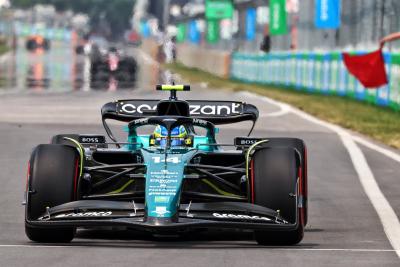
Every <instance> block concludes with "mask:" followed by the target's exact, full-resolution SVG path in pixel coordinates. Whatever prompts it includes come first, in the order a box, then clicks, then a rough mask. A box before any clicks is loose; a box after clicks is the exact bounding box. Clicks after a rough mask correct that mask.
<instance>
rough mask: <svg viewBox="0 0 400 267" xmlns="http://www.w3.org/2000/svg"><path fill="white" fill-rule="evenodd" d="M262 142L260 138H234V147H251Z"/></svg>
mask: <svg viewBox="0 0 400 267" xmlns="http://www.w3.org/2000/svg"><path fill="white" fill-rule="evenodd" d="M261 140H264V139H262V138H247V137H236V138H235V145H236V146H251V145H254V144H255V143H256V142H258V141H261Z"/></svg>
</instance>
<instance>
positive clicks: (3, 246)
mask: <svg viewBox="0 0 400 267" xmlns="http://www.w3.org/2000/svg"><path fill="white" fill-rule="evenodd" d="M102 245H103V244H102V243H97V244H96V245H93V244H88V245H74V244H71V245H69V246H68V245H59V246H57V245H13V244H9V245H0V248H46V249H47V248H63V249H65V248H80V249H81V248H96V247H101V246H102ZM117 245H118V247H120V248H123V247H122V246H120V245H121V244H119V243H117ZM249 245H250V246H252V245H251V244H249ZM207 246H208V248H210V249H212V248H213V246H221V244H218V243H214V244H212V243H211V244H208V245H207ZM240 246H241V245H240ZM126 247H127V248H131V247H133V248H134V247H135V244H128V245H127V246H126ZM226 247H227V248H231V247H233V248H235V247H236V246H235V244H232V245H227V246H226ZM243 247H246V245H244V246H243ZM252 247H253V248H254V249H262V250H266V249H269V250H271V251H272V250H279V251H285V250H289V251H328V252H329V251H344V252H396V250H394V249H368V248H366V249H364V248H301V247H299V248H295V247H287V248H283V247H264V246H259V245H254V246H252ZM140 248H144V249H145V247H143V245H142V244H141V245H140ZM149 248H154V244H149ZM163 248H166V247H164V246H163ZM171 248H172V249H175V248H176V245H175V244H174V245H173V246H172V247H171ZM193 248H196V246H193ZM198 248H202V245H201V244H199V246H198Z"/></svg>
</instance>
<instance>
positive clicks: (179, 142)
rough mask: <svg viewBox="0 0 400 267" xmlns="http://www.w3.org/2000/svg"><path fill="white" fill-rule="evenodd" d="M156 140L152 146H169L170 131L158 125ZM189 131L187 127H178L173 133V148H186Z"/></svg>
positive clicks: (152, 141)
mask: <svg viewBox="0 0 400 267" xmlns="http://www.w3.org/2000/svg"><path fill="white" fill-rule="evenodd" d="M153 136H154V139H152V140H150V145H157V146H165V145H166V144H167V137H168V130H167V128H165V127H164V126H161V125H157V127H156V129H155V130H154V133H153ZM186 137H187V131H186V128H185V126H183V125H181V126H177V127H175V128H174V129H172V131H171V146H185V144H186V142H185V141H186Z"/></svg>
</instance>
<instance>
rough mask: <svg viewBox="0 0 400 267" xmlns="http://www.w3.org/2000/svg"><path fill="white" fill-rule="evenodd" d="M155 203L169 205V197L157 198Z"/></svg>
mask: <svg viewBox="0 0 400 267" xmlns="http://www.w3.org/2000/svg"><path fill="white" fill-rule="evenodd" d="M154 202H155V203H168V202H169V197H168V196H155V197H154Z"/></svg>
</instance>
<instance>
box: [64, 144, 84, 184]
mask: <svg viewBox="0 0 400 267" xmlns="http://www.w3.org/2000/svg"><path fill="white" fill-rule="evenodd" d="M64 139H65V140H68V141H71V142H72V143H74V144H75V145H76V146H77V148H78V151H79V156H80V168H79V177H81V176H82V173H83V147H82V145H81V144H80V143H79V142H78V141H76V140H75V139H72V138H69V137H64Z"/></svg>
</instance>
